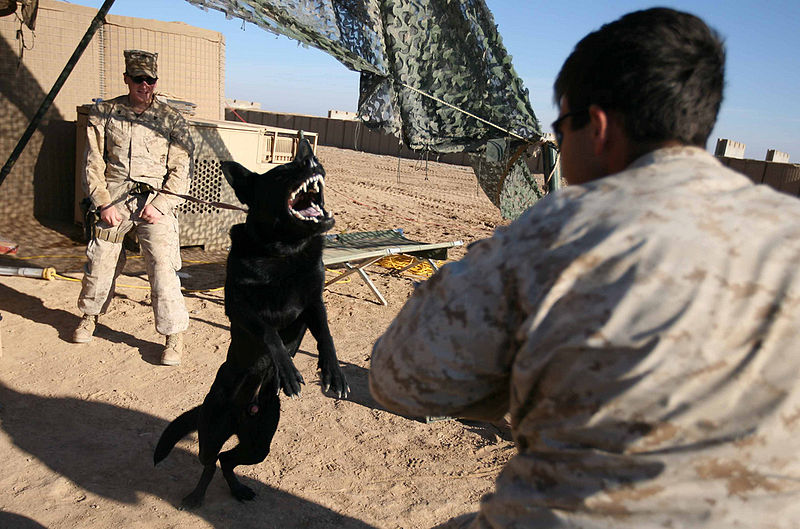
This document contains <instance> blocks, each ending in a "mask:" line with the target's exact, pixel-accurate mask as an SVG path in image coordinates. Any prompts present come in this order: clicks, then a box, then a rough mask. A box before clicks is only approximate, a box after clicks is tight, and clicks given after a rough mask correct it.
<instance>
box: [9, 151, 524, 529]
mask: <svg viewBox="0 0 800 529" xmlns="http://www.w3.org/2000/svg"><path fill="white" fill-rule="evenodd" d="M318 154H319V158H320V160H321V161H322V163H323V165H324V166H325V167H326V170H327V172H328V178H327V186H326V188H327V195H326V199H327V204H328V206H329V208H330V209H331V210H332V211H333V212H334V214H335V215H336V219H337V225H336V227H335V228H334V230H333V232H334V233H335V232H343V231H344V232H347V231H364V230H374V229H385V228H403V230H404V231H405V233H406V235H407V236H408V237H410V238H412V239H417V240H421V241H426V242H442V241H455V240H462V241H463V242H464V243H465V245H466V244H468V243H470V242H472V241H474V240H477V239H481V238H484V237H487V236H489V235H491V233H492V231H493V229H494V227H495V226H497V225H498V224H501V223H503V220H502V218H501V217H500V214H499V212H498V210H497V209H496V208H494V207H493V206H492V205H491V203H490V202H489V200H488V199H487V198H486V197H485V196H484V195H483V193H482V192H481V191H480V190H479V189H478V187H477V184H476V181H475V177H474V174H473V173H472V170H471V169H469V168H464V167H457V166H449V165H445V164H439V163H435V162H430V163H429V164H428V165H427V168H426V165H425V163H424V162H414V161H409V160H402V161H400V162H399V164H398V160H397V159H396V158H391V157H385V156H376V155H370V154H363V153H356V152H353V151H346V150H340V149H334V148H325V147H321V148H320V149H319V153H318ZM398 168H399V170H398ZM0 235H3V236H6V237H7V238H11V239H13V240H15V241H16V242H17V243H19V244H20V249H19V253H18V256H17V258H14V259H12V258H9V257H2V258H0V265H5V266H27V267H47V266H51V267H54V268H55V269H56V271H57V272H58V274H59V275H60V277H59V278H57V279H55V280H52V281H47V280H43V279H32V278H24V277H10V276H0V315H2V317H3V319H2V321H1V322H0V336H2V350H3V353H4V356H3V357H2V358H1V359H0V468H1V469H2V472H0V527H3V528H9V529H10V528H17V527H20V528H34V527H47V528H52V529H58V528H69V529H72V528H75V527H81V528H84V527H86V528H106V527H109V528H111V527H114V528H116V527H125V528H148V529H155V528H168V527H180V528H206V527H215V528H227V527H237V528H251V527H252V528H256V527H258V528H272V527H274V528H327V527H343V528H359V529H360V528H368V527H379V528H409V529H410V528H424V527H431V526H434V525H436V524H439V523H442V522H444V521H446V520H448V519H450V518H451V517H454V516H457V515H460V514H463V513H466V512H471V511H474V510H476V509H477V505H478V501H479V499H480V498H481V496H482V495H484V494H485V493H487V492H490V491H491V490H492V486H493V480H494V478H495V476H496V474H497V472H498V471H499V470H500V468H501V467H502V466H503V464H504V463H505V462H506V461H507V460H508V459H509V458H510V457H511V455H512V453H513V450H514V448H513V444H512V443H511V441H510V437H509V434H508V430H507V428H505V427H504V426H501V425H490V424H485V423H473V422H468V421H458V420H441V421H436V422H430V423H426V422H425V421H423V420H419V419H416V418H407V417H401V416H398V415H396V414H393V413H391V412H388V411H386V410H384V409H382V408H381V407H380V406H379V405H377V404H376V403H375V402H374V401H373V400H372V398H371V396H370V394H369V390H368V387H367V370H368V369H369V362H370V351H371V347H372V344H373V342H374V341H375V339H376V338H377V337H378V336H380V334H381V333H382V332H383V330H384V329H385V328H386V326H387V325H388V324H389V322H390V321H391V320H392V318H393V316H394V315H395V314H396V313H397V312H398V310H399V309H400V308H401V307H402V305H403V303H404V301H405V300H406V299H407V298H408V296H409V295H410V294H411V291H412V289H413V283H414V281H419V280H421V278H420V277H419V276H414V275H411V274H408V273H403V274H401V275H399V274H397V273H396V272H392V271H390V270H389V269H386V268H383V267H380V266H372V267H370V269H369V271H370V276H371V277H372V278H373V279H374V281H375V284H376V285H377V286H378V288H379V289H380V290H381V291H382V292H383V294H384V295H385V297H386V299H387V301H388V306H381V305H380V304H378V303H377V302H376V301H375V299H374V297H373V296H372V294H371V293H370V292H369V290H368V289H367V287H366V286H365V285H364V284H363V283H362V282H361V281H360V280H358V279H354V280H352V281H350V282H347V283H338V284H335V285H332V286H331V287H330V288H329V289H327V290H326V292H325V302H326V304H327V307H328V315H329V320H330V327H331V331H332V333H333V337H334V340H335V342H336V346H337V350H338V353H339V358H340V360H341V362H342V365H343V367H344V372H345V374H346V375H347V377H348V379H349V382H350V387H351V389H352V394H351V396H350V397H349V398H348V399H346V400H334V399H331V398H329V397H326V396H325V395H323V394H322V392H321V389H320V387H319V383H318V381H319V379H318V375H317V373H316V344H315V343H314V342H313V339H312V338H311V337H310V336H307V337H306V340H305V341H304V342H303V345H302V347H301V351H300V352H299V353H298V355H297V358H296V364H297V366H298V369H299V370H300V371H301V373H303V376H304V377H305V379H306V381H307V384H306V386H305V387H304V389H303V392H302V394H301V396H300V398H299V399H294V400H292V399H286V398H284V399H282V416H281V422H280V425H279V427H278V432H277V434H276V435H275V439H274V441H273V443H272V452H271V453H270V455H269V456H268V457H267V459H266V460H265V461H264V462H262V463H261V464H258V465H254V466H250V467H239V473H240V474H241V475H242V476H243V482H244V483H246V484H247V485H249V486H250V487H252V488H253V489H254V490H255V491H256V493H257V497H256V499H255V500H254V501H252V502H248V503H245V504H242V503H239V502H237V501H236V500H234V499H233V498H232V497H231V496H230V494H229V492H228V489H227V486H226V484H225V482H224V480H223V479H222V477H221V474H220V473H217V476H215V478H214V480H213V482H212V484H211V486H210V488H209V491H208V494H207V496H206V502H205V504H204V505H203V507H201V508H200V509H198V510H197V511H194V512H187V511H181V510H179V508H178V507H179V505H180V500H181V498H182V497H183V496H184V495H185V494H187V493H188V492H189V491H190V490H191V489H192V488H193V487H194V485H195V483H196V480H197V478H198V477H199V474H200V470H201V467H200V464H199V463H198V461H197V459H196V453H197V440H196V437H190V438H187V439H185V440H184V441H182V442H181V443H180V444H179V445H178V446H177V448H176V449H175V450H174V451H173V452H172V454H171V455H170V457H169V458H168V459H167V460H166V461H165V462H164V463H162V464H161V465H159V466H158V467H156V468H154V467H153V463H152V452H153V447H154V446H155V443H156V441H157V439H158V437H159V435H160V434H161V431H162V430H163V428H164V427H165V426H166V424H167V423H168V422H169V421H171V420H172V419H173V418H175V417H176V416H177V415H178V414H179V413H181V412H182V411H184V410H186V409H188V408H191V407H193V406H195V405H197V404H199V403H200V402H201V401H202V399H203V397H204V395H205V393H206V392H207V390H208V388H209V386H210V384H211V382H212V380H213V377H214V375H215V373H216V370H217V367H218V366H219V364H220V363H221V362H222V361H223V360H224V358H225V353H226V350H227V346H228V340H229V332H228V321H227V319H226V317H225V314H224V311H223V305H222V303H223V296H224V293H223V291H222V290H221V289H219V288H218V287H221V285H222V283H223V278H224V273H225V270H224V268H225V266H224V259H225V254H224V252H221V251H217V252H204V251H202V250H200V249H196V248H194V249H193V248H189V249H184V250H183V257H184V270H183V271H184V272H186V273H187V274H189V277H187V278H185V279H184V287H185V288H187V292H186V303H187V306H188V309H189V312H190V316H191V324H190V328H189V331H188V332H187V336H186V338H187V339H186V342H187V352H186V353H185V355H184V361H183V363H182V365H181V366H179V367H163V366H159V365H156V361H157V358H158V352H159V346H160V343H161V340H160V336H159V335H158V334H157V333H156V331H155V328H154V326H153V317H152V310H151V307H150V303H149V291H148V290H147V288H146V285H147V283H146V280H145V276H144V273H143V268H142V263H141V259H137V258H132V259H129V261H128V265H127V267H126V269H125V273H124V276H123V277H122V278H121V279H120V281H119V283H120V284H121V285H120V286H119V287H118V289H117V298H116V299H115V301H114V303H113V304H112V308H111V310H110V312H109V313H108V314H107V315H105V316H104V317H101V320H100V325H99V327H98V330H97V333H96V336H95V339H94V340H93V341H92V342H91V343H90V344H82V345H79V344H72V343H69V341H68V339H69V337H70V335H71V332H72V330H73V329H74V327H75V325H76V324H77V322H78V319H79V318H78V310H77V307H76V300H77V296H78V291H79V288H80V283H79V282H77V281H74V280H73V281H70V280H69V279H66V278H73V279H78V278H80V275H81V274H80V270H81V266H82V262H83V249H84V248H83V246H82V245H81V244H80V242H77V241H76V240H75V239H74V238H70V236H73V237H74V235H73V234H72V233H71V230H70V229H67V228H63V227H62V228H60V229H57V230H53V229H51V228H47V227H45V226H42V225H38V224H37V225H34V226H31V225H3V224H2V223H0ZM464 252H465V248H456V249H453V250H451V251H450V255H449V257H450V258H458V257H461V256H463V254H464ZM333 273H335V272H330V274H333ZM330 277H332V275H331V276H330Z"/></svg>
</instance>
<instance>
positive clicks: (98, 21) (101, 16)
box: [0, 0, 114, 185]
mask: <svg viewBox="0 0 800 529" xmlns="http://www.w3.org/2000/svg"><path fill="white" fill-rule="evenodd" d="M113 3H114V0H106V1H105V2H103V5H102V6H101V7H100V9H99V10H98V11H97V14H96V15H95V17H94V19H93V20H92V23H91V24H90V25H89V29H87V30H86V34H85V35H84V36H83V38H82V39H81V41H80V42H79V43H78V47H77V48H75V51H74V52H72V57H70V58H69V60H68V61H67V64H66V65H65V66H64V69H63V70H62V71H61V75H59V76H58V79H56V82H55V84H53V88H51V89H50V92H49V93H48V94H47V95H46V96H45V98H44V100H42V104H41V105H40V106H39V110H37V111H36V114H34V116H33V118H31V122H30V123H29V124H28V128H27V129H25V132H24V133H23V134H22V137H21V138H20V139H19V142H18V143H17V146H16V147H15V148H14V150H13V151H12V152H11V156H9V157H8V160H7V161H6V164H5V165H4V166H3V169H1V170H0V185H3V181H4V180H5V179H6V177H7V176H8V173H10V172H11V168H12V167H14V164H15V163H16V161H17V158H19V155H20V154H22V151H23V149H25V146H26V145H27V144H28V141H29V140H30V139H31V136H33V133H34V131H35V130H36V127H38V126H39V123H40V122H41V121H42V118H44V115H45V113H47V111H48V110H49V109H50V105H51V104H52V103H53V100H54V99H55V98H56V96H57V95H58V92H59V91H60V90H61V87H62V86H63V85H64V83H65V82H66V81H67V78H68V77H69V74H70V73H72V69H73V68H75V65H76V64H77V63H78V59H80V58H81V55H83V52H84V50H85V49H86V47H87V46H89V43H90V42H91V41H92V37H94V34H95V33H96V32H97V29H98V28H99V27H100V26H101V25H102V24H103V23H104V22H105V18H106V14H107V13H108V10H109V9H111V5H112V4H113Z"/></svg>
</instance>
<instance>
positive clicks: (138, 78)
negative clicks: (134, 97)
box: [128, 75, 158, 86]
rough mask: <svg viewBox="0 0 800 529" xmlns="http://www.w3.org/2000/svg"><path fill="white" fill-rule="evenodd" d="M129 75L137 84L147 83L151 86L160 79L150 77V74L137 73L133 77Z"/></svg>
mask: <svg viewBox="0 0 800 529" xmlns="http://www.w3.org/2000/svg"><path fill="white" fill-rule="evenodd" d="M128 77H130V79H131V81H133V82H134V83H136V84H142V83H147V84H149V85H150V86H153V85H154V84H156V81H158V77H150V76H149V75H137V76H136V77H131V76H130V75H129V76H128Z"/></svg>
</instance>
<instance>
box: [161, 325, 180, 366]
mask: <svg viewBox="0 0 800 529" xmlns="http://www.w3.org/2000/svg"><path fill="white" fill-rule="evenodd" d="M182 352H183V333H177V334H169V335H167V343H166V344H165V345H164V352H163V353H161V365H163V366H177V365H179V364H180V363H181V353H182Z"/></svg>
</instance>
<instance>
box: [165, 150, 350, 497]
mask: <svg viewBox="0 0 800 529" xmlns="http://www.w3.org/2000/svg"><path fill="white" fill-rule="evenodd" d="M222 171H223V173H224V174H225V177H226V178H227V179H228V181H229V182H230V184H231V186H232V187H233V189H234V191H235V192H236V196H237V198H238V199H239V200H240V201H241V202H242V203H244V204H246V205H247V206H248V213H247V218H246V220H245V223H244V224H237V225H235V226H234V227H233V228H232V229H231V241H232V245H231V251H230V254H229V256H228V264H227V270H226V278H225V314H226V315H227V316H228V318H229V319H230V322H231V343H230V346H229V347H228V357H227V359H226V360H225V362H224V363H223V364H222V365H221V366H220V368H219V371H217V376H216V379H215V380H214V383H213V384H212V385H211V389H210V390H209V392H208V395H206V398H205V400H204V401H203V404H202V406H198V407H196V408H193V409H191V410H189V411H187V412H185V413H183V414H182V415H180V416H179V417H178V418H177V419H175V420H174V421H172V422H171V423H170V424H169V425H168V426H167V428H166V429H165V430H164V433H163V434H162V435H161V438H160V439H159V441H158V445H157V446H156V449H155V453H154V454H153V460H154V462H155V464H158V463H159V462H160V461H161V460H162V459H164V458H165V457H167V455H168V454H169V452H170V451H171V450H172V448H173V447H174V446H175V444H176V443H177V442H178V441H179V440H180V439H181V438H182V437H184V436H185V435H187V434H189V433H190V432H192V431H195V430H197V432H198V438H199V442H200V453H199V458H200V462H201V463H202V464H203V466H204V469H203V474H202V475H201V477H200V480H199V482H198V483H197V486H196V487H195V489H194V491H192V493H191V494H189V495H188V496H186V497H185V498H184V500H183V505H184V506H185V507H190V508H191V507H196V506H199V505H200V504H201V503H202V501H203V497H204V496H205V492H206V489H207V488H208V484H209V482H210V481H211V478H212V477H213V475H214V472H215V470H216V461H217V459H219V462H220V468H221V469H222V474H223V476H224V477H225V480H226V481H227V482H228V486H229V487H230V489H231V493H232V494H233V496H234V497H236V498H237V499H238V500H250V499H252V498H253V497H254V496H255V493H254V492H253V491H252V490H251V489H250V488H248V487H246V486H245V485H243V484H241V483H240V482H239V480H238V479H237V478H236V476H235V474H234V472H233V469H234V468H235V467H236V466H238V465H253V464H256V463H260V462H261V461H263V460H264V458H265V457H266V456H267V454H268V453H269V447H270V443H271V441H272V437H273V435H274V434H275V430H276V429H277V427H278V419H279V416H280V402H279V399H278V395H279V393H280V391H281V390H283V392H284V393H285V394H286V395H289V396H291V397H294V396H296V395H298V394H299V393H300V385H301V384H304V383H305V382H304V381H303V377H302V375H300V373H299V372H298V371H297V369H296V368H295V366H294V363H293V362H292V358H293V357H294V355H295V353H296V352H297V349H298V348H299V347H300V342H301V341H302V339H303V336H304V335H305V332H306V329H308V330H310V331H311V334H312V335H313V336H314V338H315V339H316V341H317V349H318V351H319V360H318V367H319V369H320V372H321V379H322V380H321V381H322V386H323V389H324V390H325V391H328V390H331V391H332V392H333V393H334V394H335V395H336V396H337V397H340V398H341V397H346V396H347V394H348V393H349V391H350V388H349V387H348V385H347V381H346V380H345V377H344V374H343V373H342V372H341V370H340V369H339V361H338V359H337V357H336V350H335V348H334V345H333V338H332V337H331V333H330V330H329V329H328V319H327V314H326V311H325V305H324V303H323V300H322V289H323V283H324V274H325V270H324V267H323V265H322V248H323V242H324V241H323V233H324V232H326V231H327V230H329V229H330V228H332V227H333V224H334V221H333V217H332V216H331V215H330V214H329V213H327V212H326V211H325V210H324V196H323V190H324V187H323V186H324V176H325V171H324V169H323V168H322V165H320V163H319V161H318V160H317V159H316V157H315V156H314V153H313V151H312V149H311V146H310V145H309V144H308V141H307V140H301V141H300V143H299V145H298V148H297V155H296V156H295V159H294V161H292V162H291V163H288V164H284V165H281V166H279V167H276V168H274V169H272V170H271V171H269V172H267V173H265V174H263V175H259V174H256V173H253V172H251V171H248V170H247V169H245V168H244V167H242V166H241V165H239V164H237V163H235V162H223V164H222ZM304 183H305V188H306V190H303V189H302V187H303V184H304ZM295 192H296V193H295ZM233 435H236V436H237V437H238V439H239V444H238V445H237V446H235V447H234V448H232V449H231V450H229V451H227V452H223V453H221V454H220V453H219V451H220V450H221V449H222V446H223V444H224V443H225V442H226V441H227V440H228V439H229V438H230V437H231V436H233Z"/></svg>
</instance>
